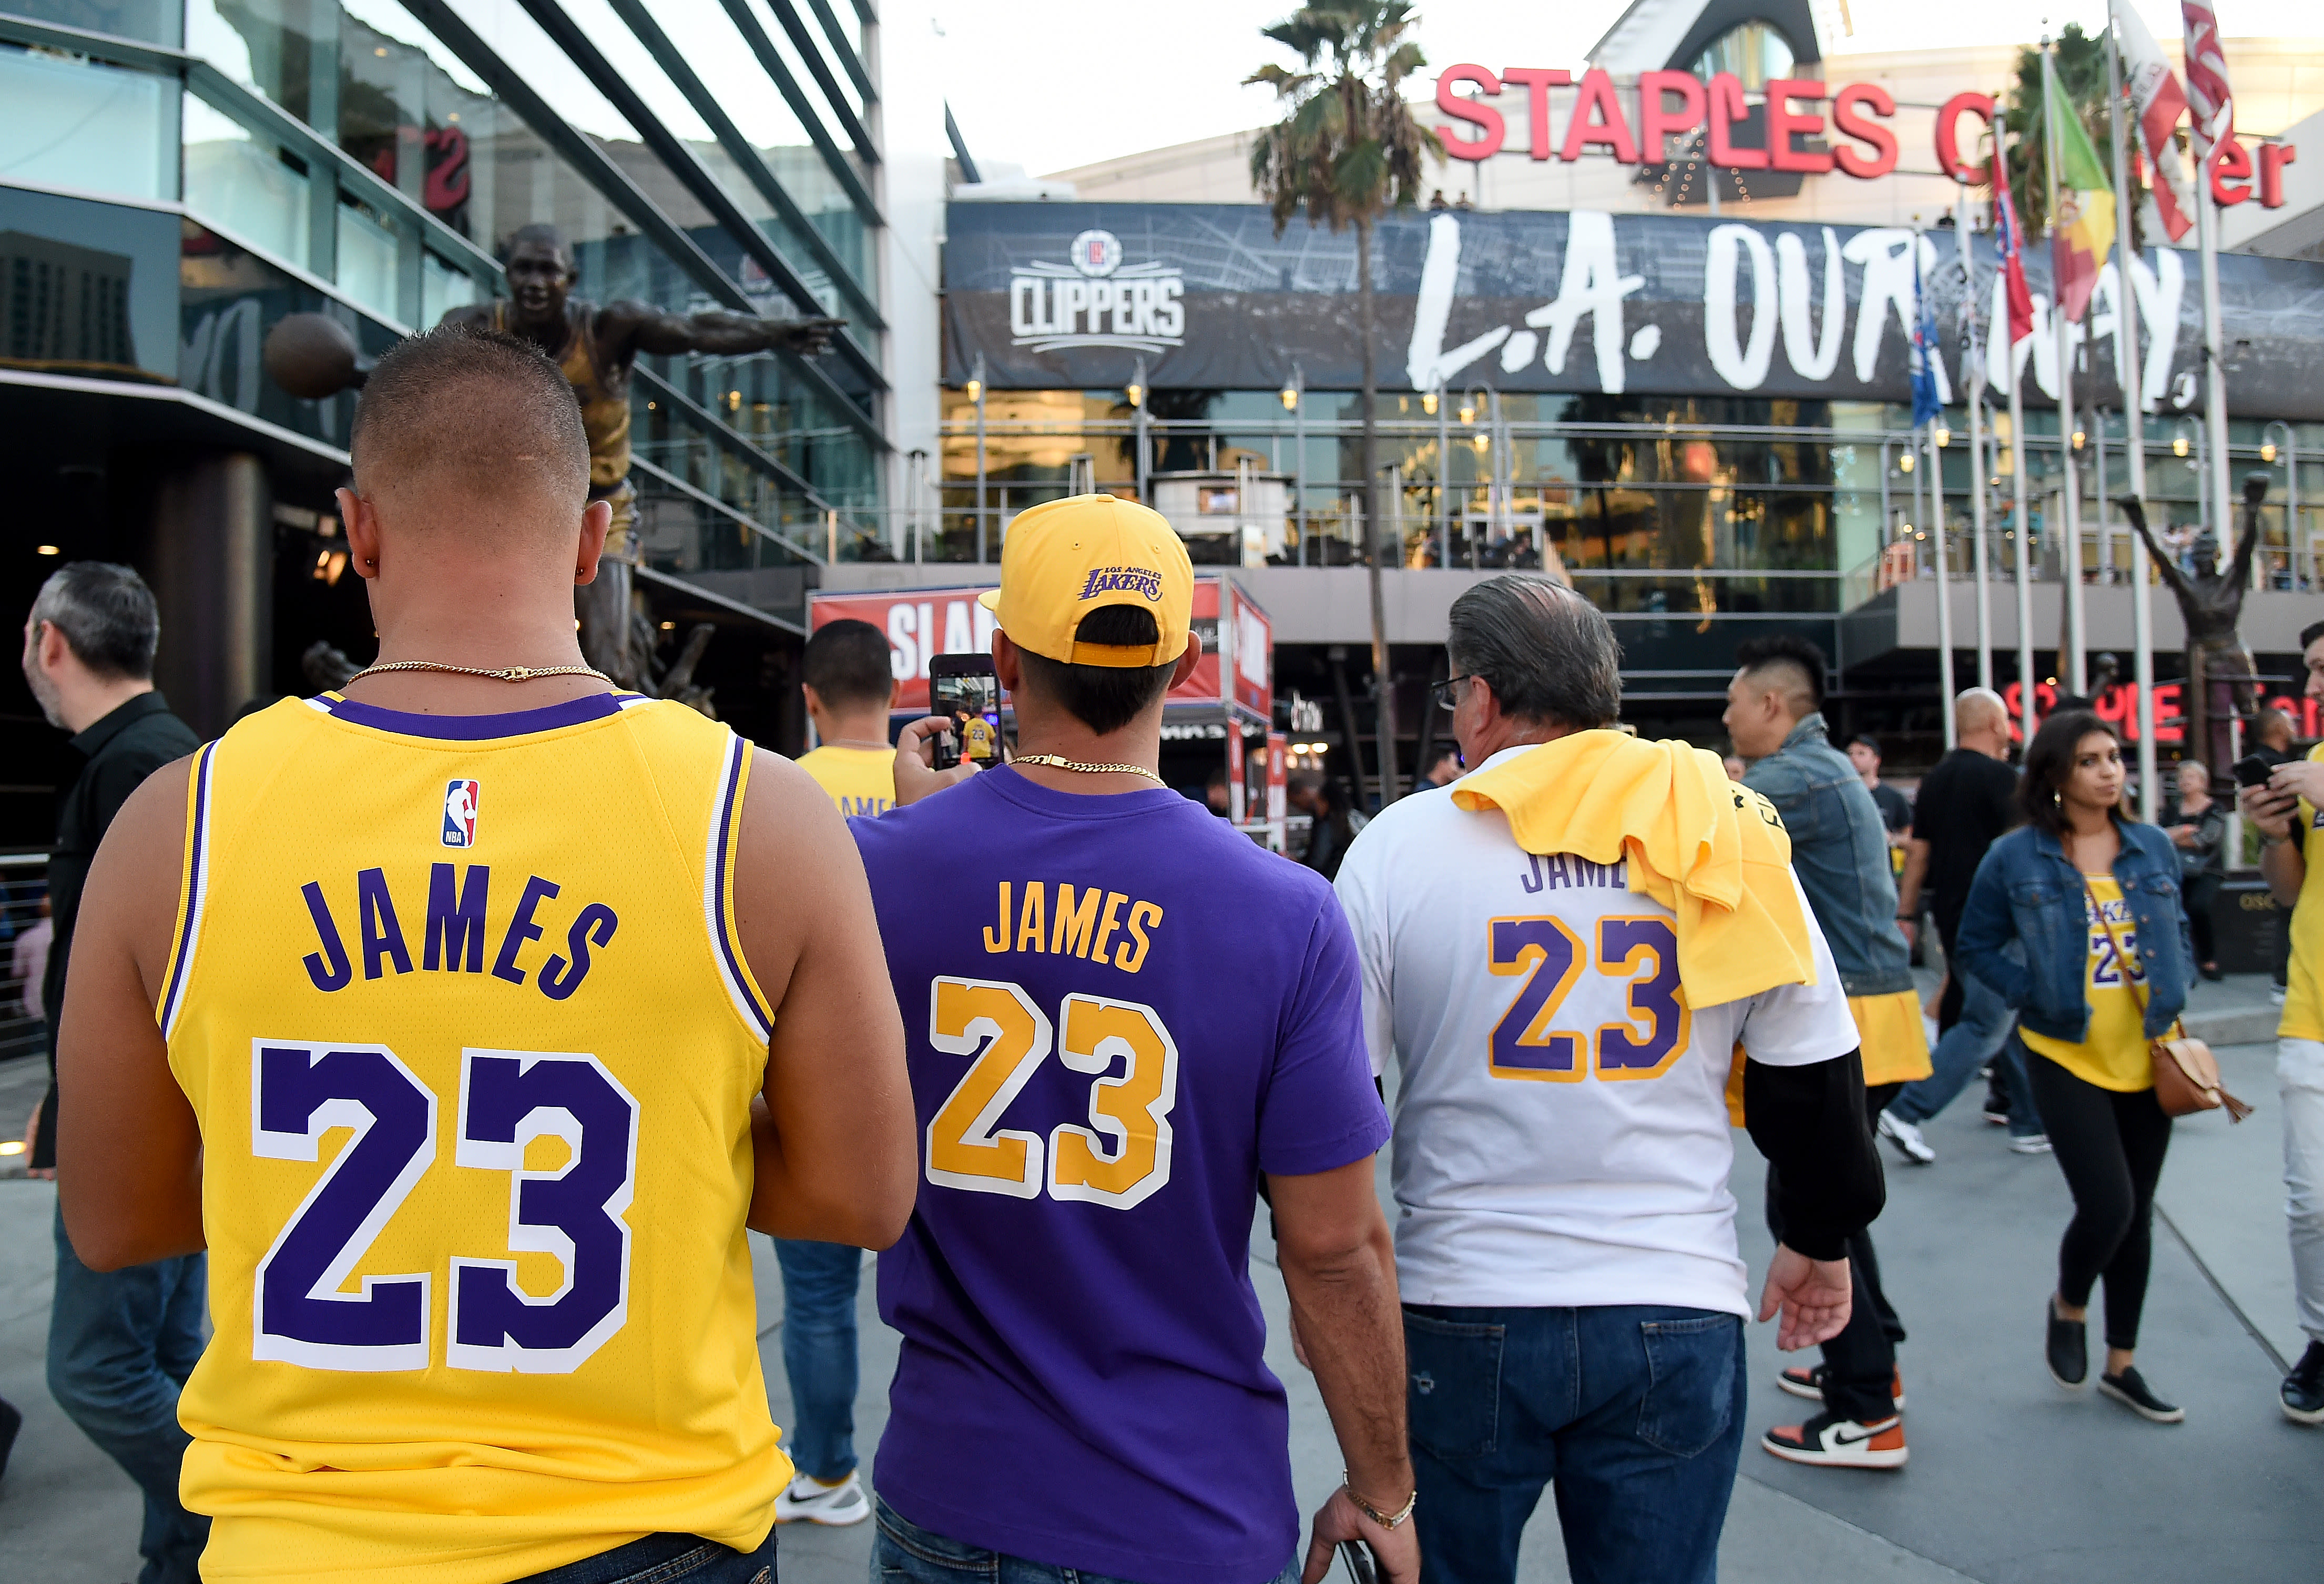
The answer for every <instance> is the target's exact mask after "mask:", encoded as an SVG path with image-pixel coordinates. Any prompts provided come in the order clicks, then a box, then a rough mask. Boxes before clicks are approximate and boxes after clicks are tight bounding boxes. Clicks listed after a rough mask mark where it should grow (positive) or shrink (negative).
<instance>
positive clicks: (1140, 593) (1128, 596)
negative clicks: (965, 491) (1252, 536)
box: [979, 495, 1194, 668]
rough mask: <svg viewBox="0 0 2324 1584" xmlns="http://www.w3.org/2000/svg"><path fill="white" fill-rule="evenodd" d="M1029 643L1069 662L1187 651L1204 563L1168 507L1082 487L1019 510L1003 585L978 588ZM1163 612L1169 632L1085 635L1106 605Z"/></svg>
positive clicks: (1012, 637) (1126, 660)
mask: <svg viewBox="0 0 2324 1584" xmlns="http://www.w3.org/2000/svg"><path fill="white" fill-rule="evenodd" d="M979 598H980V599H981V600H982V603H983V605H984V607H985V608H986V609H987V610H990V611H991V612H992V613H993V615H994V616H998V617H999V618H1000V621H1001V631H1002V632H1004V633H1006V634H1008V635H1009V641H1010V643H1012V644H1016V645H1017V646H1018V647H1019V648H1020V649H1028V650H1030V651H1032V652H1033V653H1036V654H1038V655H1040V656H1042V657H1043V658H1045V659H1048V660H1057V661H1063V662H1065V663H1066V664H1068V665H1110V666H1120V667H1124V668H1127V667H1130V666H1140V667H1151V666H1157V665H1168V664H1169V663H1170V662H1173V661H1175V660H1176V659H1177V658H1178V657H1179V656H1180V655H1181V654H1184V653H1185V652H1186V633H1187V628H1188V626H1189V625H1190V624H1191V623H1192V622H1193V620H1194V563H1193V562H1191V561H1189V560H1187V559H1186V546H1185V543H1184V542H1182V541H1181V540H1180V539H1179V538H1178V535H1177V533H1176V530H1175V529H1173V528H1172V527H1171V526H1170V524H1169V522H1168V520H1167V519H1166V518H1165V517H1164V516H1163V515H1162V514H1160V513H1159V512H1157V511H1154V510H1152V509H1150V508H1148V507H1146V506H1141V505H1139V504H1138V503H1137V502H1135V501H1126V500H1123V499H1121V498H1120V496H1111V495H1077V496H1068V497H1067V498H1066V499H1065V500H1061V501H1047V502H1044V503H1043V504H1042V505H1037V506H1034V507H1032V508H1030V509H1029V510H1027V511H1025V512H1022V513H1020V514H1019V515H1018V516H1017V518H1016V519H1015V520H1014V521H1013V522H1011V523H1010V524H1009V536H1008V538H1007V539H1006V540H1004V541H1003V542H1002V543H1001V587H1000V588H994V589H990V590H988V591H986V592H985V593H984V594H982V595H980V596H979ZM1108 605H1134V606H1139V607H1143V608H1145V609H1147V610H1149V611H1151V612H1153V614H1154V623H1155V625H1156V626H1157V627H1158V628H1160V629H1161V635H1162V636H1161V641H1160V642H1159V643H1155V644H1127V645H1122V644H1084V643H1083V642H1081V641H1080V639H1079V638H1077V637H1076V636H1075V629H1077V628H1078V627H1079V626H1080V625H1081V621H1082V617H1084V616H1087V615H1088V614H1089V613H1090V612H1092V611H1093V610H1096V609H1098V608H1099V607H1102V606H1108Z"/></svg>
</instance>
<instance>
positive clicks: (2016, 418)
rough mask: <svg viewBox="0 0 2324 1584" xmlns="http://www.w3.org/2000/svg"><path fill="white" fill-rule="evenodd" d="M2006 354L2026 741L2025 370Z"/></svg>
mask: <svg viewBox="0 0 2324 1584" xmlns="http://www.w3.org/2000/svg"><path fill="white" fill-rule="evenodd" d="M2007 356H2008V357H2009V360H2010V361H2009V449H2010V457H2009V477H2010V482H2011V484H2012V485H2013V486H2015V496H2016V499H2015V522H2016V524H2017V528H2016V539H2017V718H2018V722H2019V724H2020V726H2021V727H2023V728H2024V733H2025V740H2026V742H2028V743H2031V742H2033V725H2034V722H2033V684H2034V682H2035V681H2037V680H2039V679H2037V678H2036V677H2035V676H2034V674H2033V584H2032V582H2031V581H2030V579H2031V578H2032V576H2033V574H2032V572H2031V570H2029V569H2028V567H2027V565H2026V555H2025V541H2026V539H2027V538H2028V537H2029V534H2030V532H2031V531H2030V530H2029V529H2028V528H2027V526H2026V521H2025V371H2024V369H2023V368H2020V367H2018V366H2017V344H2016V343H2015V341H2012V342H2011V343H2010V345H2009V351H2008V354H2007Z"/></svg>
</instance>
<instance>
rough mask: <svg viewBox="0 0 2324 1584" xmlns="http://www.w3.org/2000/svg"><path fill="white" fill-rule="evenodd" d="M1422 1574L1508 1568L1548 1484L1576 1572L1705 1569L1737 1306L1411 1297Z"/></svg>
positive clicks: (1591, 1580)
mask: <svg viewBox="0 0 2324 1584" xmlns="http://www.w3.org/2000/svg"><path fill="white" fill-rule="evenodd" d="M1404 1351H1405V1368H1406V1373H1407V1375H1408V1376H1409V1379H1410V1383H1411V1389H1410V1391H1409V1392H1408V1393H1407V1394H1406V1401H1407V1403H1408V1404H1409V1409H1410V1414H1411V1431H1412V1466H1413V1472H1414V1474H1415V1475H1416V1477H1417V1478H1418V1480H1419V1484H1420V1505H1419V1507H1418V1508H1417V1509H1416V1512H1415V1514H1414V1520H1415V1522H1416V1523H1417V1524H1419V1525H1420V1556H1421V1563H1420V1577H1421V1579H1422V1584H1509V1581H1510V1580H1511V1579H1515V1578H1516V1577H1517V1541H1518V1538H1519V1536H1521V1535H1522V1534H1523V1533H1525V1526H1526V1520H1527V1519H1528V1518H1530V1517H1531V1516H1532V1515H1533V1510H1534V1507H1535V1505H1536V1504H1538V1503H1539V1502H1540V1500H1541V1491H1542V1487H1543V1486H1544V1485H1546V1484H1548V1483H1550V1482H1551V1481H1553V1480H1554V1481H1555V1482H1556V1487H1557V1493H1556V1494H1557V1520H1558V1524H1559V1526H1560V1527H1561V1528H1562V1529H1563V1531H1564V1533H1565V1558H1566V1566H1567V1569H1568V1570H1569V1571H1570V1573H1571V1575H1572V1579H1573V1580H1574V1584H1711V1580H1712V1579H1714V1578H1716V1577H1717V1573H1718V1565H1719V1532H1720V1527H1721V1526H1722V1525H1724V1524H1725V1523H1726V1522H1727V1498H1728V1496H1729V1493H1730V1492H1732V1491H1733V1489H1734V1487H1735V1462H1736V1459H1737V1457H1738V1455H1739V1454H1740V1452H1741V1450H1742V1446H1743V1406H1744V1398H1745V1386H1744V1379H1743V1321H1742V1320H1741V1319H1739V1318H1738V1317H1737V1316H1735V1315H1732V1314H1722V1313H1717V1312H1714V1311H1710V1310H1701V1309H1672V1308H1664V1307H1657V1306H1651V1305H1644V1304H1622V1305H1609V1306H1607V1307H1603V1308H1591V1309H1454V1308H1445V1307H1441V1306H1438V1305H1434V1304H1416V1303H1408V1304H1406V1305H1405V1307H1404Z"/></svg>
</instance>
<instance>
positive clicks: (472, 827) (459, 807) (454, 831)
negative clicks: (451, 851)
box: [444, 781, 476, 847]
mask: <svg viewBox="0 0 2324 1584" xmlns="http://www.w3.org/2000/svg"><path fill="white" fill-rule="evenodd" d="M444 845H445V846H446V847H474V846H475V845H476V783H475V782H473V781H456V782H453V783H451V784H449V785H448V786H447V787H445V789H444Z"/></svg>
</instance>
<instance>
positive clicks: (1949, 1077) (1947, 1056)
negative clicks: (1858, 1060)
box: [1876, 974, 2042, 1135]
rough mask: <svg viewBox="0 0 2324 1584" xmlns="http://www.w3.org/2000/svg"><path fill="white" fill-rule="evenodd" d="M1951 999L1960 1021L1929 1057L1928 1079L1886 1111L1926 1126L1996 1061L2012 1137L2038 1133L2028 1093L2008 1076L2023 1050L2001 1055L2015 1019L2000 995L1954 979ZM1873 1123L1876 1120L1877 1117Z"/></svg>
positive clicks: (1969, 981) (1907, 1089)
mask: <svg viewBox="0 0 2324 1584" xmlns="http://www.w3.org/2000/svg"><path fill="white" fill-rule="evenodd" d="M1948 993H1949V994H1951V995H1955V996H1959V997H1960V1005H1961V1011H1960V1018H1959V1020H1958V1021H1956V1022H1955V1023H1954V1024H1953V1025H1952V1026H1951V1027H1950V1028H1949V1029H1947V1030H1946V1031H1945V1032H1944V1034H1943V1035H1942V1037H1941V1038H1940V1039H1939V1040H1938V1041H1937V1048H1936V1049H1935V1050H1933V1051H1930V1052H1929V1076H1928V1077H1926V1078H1924V1079H1918V1080H1916V1081H1914V1082H1913V1083H1908V1084H1906V1085H1905V1086H1904V1089H1903V1091H1902V1092H1901V1093H1899V1094H1898V1095H1897V1097H1896V1098H1895V1099H1894V1100H1892V1101H1891V1102H1889V1105H1888V1109H1889V1110H1891V1111H1893V1112H1895V1114H1896V1116H1899V1117H1900V1118H1902V1119H1903V1120H1904V1121H1906V1122H1911V1123H1914V1124H1919V1123H1923V1122H1926V1121H1927V1120H1928V1119H1929V1118H1930V1117H1932V1116H1935V1115H1936V1114H1937V1113H1938V1112H1940V1111H1941V1110H1943V1109H1944V1108H1945V1107H1947V1106H1950V1104H1952V1102H1953V1098H1954V1097H1955V1096H1956V1095H1959V1094H1960V1092H1961V1088H1962V1086H1963V1085H1965V1084H1967V1083H1968V1082H1969V1078H1970V1076H1971V1075H1972V1074H1974V1073H1975V1072H1976V1071H1977V1070H1978V1068H1980V1067H1982V1066H1984V1065H1985V1064H1986V1063H1987V1061H1994V1062H1996V1063H1997V1065H1996V1066H1995V1068H1994V1077H1995V1084H1994V1087H1995V1088H1998V1089H2000V1090H2001V1091H2002V1092H2003V1093H2005V1094H2006V1095H2007V1096H2008V1097H2009V1131H2010V1133H2011V1134H2012V1135H2026V1134H2033V1133H2039V1132H2041V1131H2042V1119H2041V1117H2040V1116H2036V1115H2035V1114H2034V1110H2033V1095H2032V1093H2031V1091H2029V1090H2028V1089H2027V1088H2026V1087H2025V1086H2024V1084H2022V1083H2019V1084H2014V1085H2013V1084H2012V1083H2011V1082H2010V1081H2009V1077H2008V1075H2011V1074H2014V1073H2015V1072H2017V1071H2018V1070H2021V1069H2022V1068H2023V1066H2024V1054H2023V1052H2022V1051H2010V1053H2008V1054H2007V1055H2005V1054H2004V1051H2005V1048H2006V1047H2011V1046H2014V1045H2015V1041H2013V1040H2011V1039H2010V1037H2009V1031H2010V1029H2011V1028H2012V1027H2013V1026H2015V1022H2016V1014H2015V1013H2013V1012H2011V1011H2010V1010H2009V1004H2008V1003H2007V1002H2006V1001H2004V1000H2003V999H2002V998H2001V992H2000V991H1998V990H1996V989H1994V988H1992V987H1990V986H1988V985H1987V984H1986V982H1985V981H1984V980H1982V979H1973V978H1970V977H1969V976H1967V975H1966V974H1963V975H1958V976H1956V977H1954V979H1953V981H1952V988H1951V990H1950V992H1948ZM1876 1120H1877V1118H1876Z"/></svg>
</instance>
